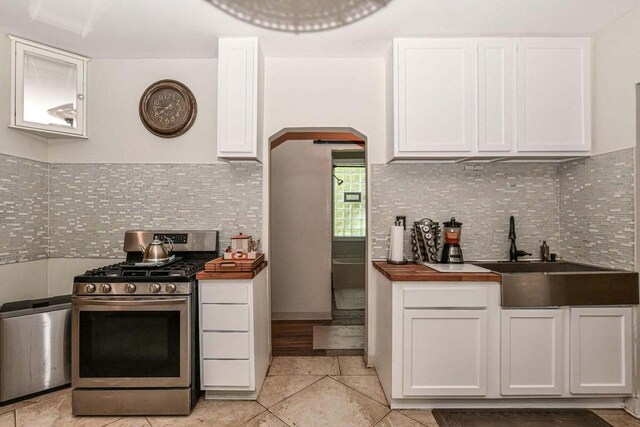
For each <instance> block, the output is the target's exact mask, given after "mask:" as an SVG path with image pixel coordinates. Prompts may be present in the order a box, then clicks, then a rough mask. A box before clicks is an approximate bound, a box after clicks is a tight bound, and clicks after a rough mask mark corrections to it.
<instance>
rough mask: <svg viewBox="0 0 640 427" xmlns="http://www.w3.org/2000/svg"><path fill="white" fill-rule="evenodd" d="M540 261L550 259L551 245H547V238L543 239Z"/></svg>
mask: <svg viewBox="0 0 640 427" xmlns="http://www.w3.org/2000/svg"><path fill="white" fill-rule="evenodd" d="M540 261H542V262H547V261H549V245H547V241H546V240H543V241H542V245H541V246H540Z"/></svg>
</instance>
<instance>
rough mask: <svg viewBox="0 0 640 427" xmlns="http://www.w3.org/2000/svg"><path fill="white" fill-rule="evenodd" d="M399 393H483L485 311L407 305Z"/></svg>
mask: <svg viewBox="0 0 640 427" xmlns="http://www.w3.org/2000/svg"><path fill="white" fill-rule="evenodd" d="M403 353H404V356H403V373H402V375H403V394H404V395H406V396H483V395H485V394H486V392H487V311H486V310H484V309H474V310H456V309H440V310H405V311H404V348H403Z"/></svg>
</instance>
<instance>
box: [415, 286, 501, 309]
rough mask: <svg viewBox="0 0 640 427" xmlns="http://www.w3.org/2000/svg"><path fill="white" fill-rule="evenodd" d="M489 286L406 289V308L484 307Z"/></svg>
mask: <svg viewBox="0 0 640 427" xmlns="http://www.w3.org/2000/svg"><path fill="white" fill-rule="evenodd" d="M487 299H488V295H487V288H485V287H484V286H481V285H471V286H456V287H453V286H451V285H449V286H447V285H446V284H443V285H442V286H437V287H435V286H434V287H430V288H415V289H412V288H408V289H404V292H403V302H404V307H405V308H484V307H486V306H487Z"/></svg>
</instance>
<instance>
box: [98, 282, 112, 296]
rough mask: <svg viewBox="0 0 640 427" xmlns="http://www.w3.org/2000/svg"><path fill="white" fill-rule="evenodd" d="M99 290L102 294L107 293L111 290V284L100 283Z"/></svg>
mask: <svg viewBox="0 0 640 427" xmlns="http://www.w3.org/2000/svg"><path fill="white" fill-rule="evenodd" d="M100 292H102V293H103V294H108V293H109V292H111V285H110V284H108V283H103V284H102V285H100Z"/></svg>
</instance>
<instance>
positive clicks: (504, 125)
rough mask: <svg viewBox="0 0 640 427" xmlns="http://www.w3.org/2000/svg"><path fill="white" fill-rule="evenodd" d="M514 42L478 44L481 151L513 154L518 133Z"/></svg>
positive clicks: (506, 40) (496, 41) (482, 42)
mask: <svg viewBox="0 0 640 427" xmlns="http://www.w3.org/2000/svg"><path fill="white" fill-rule="evenodd" d="M515 57H516V45H515V41H514V40H513V39H492V40H481V41H480V42H479V43H478V108H479V110H478V117H479V122H478V151H497V152H502V151H511V149H512V148H513V140H514V134H515V117H516V116H515V94H516V90H515V68H516V67H515V60H516V59H515Z"/></svg>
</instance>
